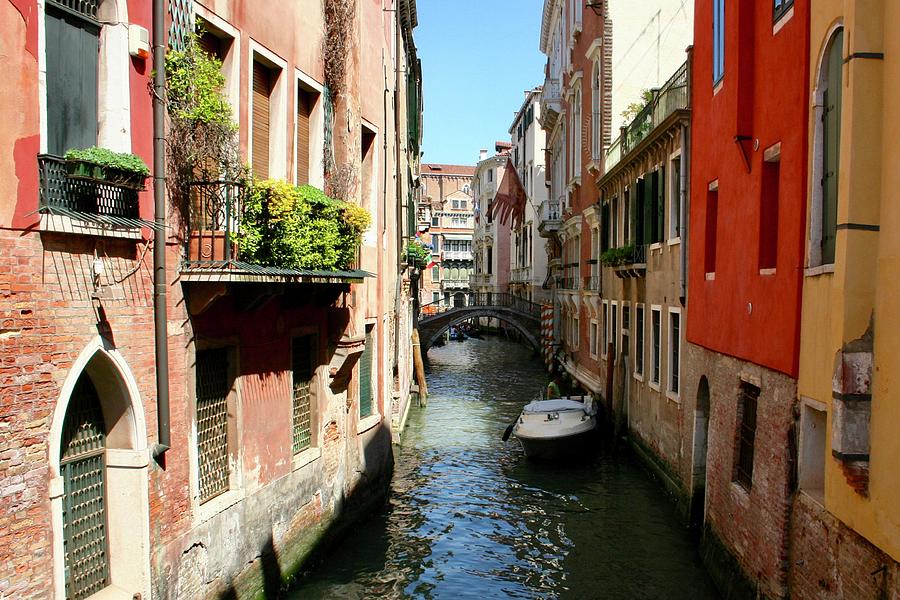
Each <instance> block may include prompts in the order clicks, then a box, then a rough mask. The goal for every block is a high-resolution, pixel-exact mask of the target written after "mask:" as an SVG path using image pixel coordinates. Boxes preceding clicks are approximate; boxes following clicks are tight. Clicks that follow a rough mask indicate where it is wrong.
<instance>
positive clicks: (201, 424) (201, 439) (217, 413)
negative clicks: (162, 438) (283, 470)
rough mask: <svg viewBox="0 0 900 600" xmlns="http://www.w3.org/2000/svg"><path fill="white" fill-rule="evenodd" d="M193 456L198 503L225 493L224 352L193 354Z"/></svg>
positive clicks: (228, 384) (226, 378)
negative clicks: (194, 386) (194, 359)
mask: <svg viewBox="0 0 900 600" xmlns="http://www.w3.org/2000/svg"><path fill="white" fill-rule="evenodd" d="M196 377H197V455H198V463H199V471H200V502H201V503H203V502H206V501H207V500H210V499H212V498H215V497H216V496H218V495H219V494H222V493H224V492H226V491H228V487H229V479H230V475H231V470H230V466H229V460H228V459H229V456H228V394H229V392H230V391H231V382H230V377H229V365H228V349H227V348H217V349H214V350H201V351H198V352H197V375H196Z"/></svg>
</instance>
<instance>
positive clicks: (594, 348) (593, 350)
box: [588, 319, 597, 358]
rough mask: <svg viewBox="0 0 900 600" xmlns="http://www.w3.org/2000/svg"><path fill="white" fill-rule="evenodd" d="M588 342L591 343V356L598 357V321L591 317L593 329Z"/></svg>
mask: <svg viewBox="0 0 900 600" xmlns="http://www.w3.org/2000/svg"><path fill="white" fill-rule="evenodd" d="M588 342H589V344H590V347H589V348H588V349H589V350H590V352H591V358H597V321H595V320H593V319H591V330H590V335H589V337H588Z"/></svg>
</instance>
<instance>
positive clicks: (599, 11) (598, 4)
mask: <svg viewBox="0 0 900 600" xmlns="http://www.w3.org/2000/svg"><path fill="white" fill-rule="evenodd" d="M584 5H585V6H586V7H588V8H589V9H591V10H592V11H594V14H595V15H597V16H598V17H602V16H603V0H587V2H585V4H584Z"/></svg>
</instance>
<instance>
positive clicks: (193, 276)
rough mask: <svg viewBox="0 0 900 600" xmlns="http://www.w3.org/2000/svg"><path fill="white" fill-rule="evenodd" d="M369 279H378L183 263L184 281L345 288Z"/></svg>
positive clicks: (351, 273) (352, 273) (354, 273)
mask: <svg viewBox="0 0 900 600" xmlns="http://www.w3.org/2000/svg"><path fill="white" fill-rule="evenodd" d="M366 277H375V275H374V274H372V273H369V272H368V271H362V270H360V269H351V270H347V271H321V270H311V269H284V268H281V267H263V266H260V265H253V264H250V263H246V262H241V261H237V260H221V261H184V262H183V263H182V266H181V279H182V281H209V282H222V283H228V282H244V283H273V282H276V283H318V284H345V283H362V282H363V279H364V278H366Z"/></svg>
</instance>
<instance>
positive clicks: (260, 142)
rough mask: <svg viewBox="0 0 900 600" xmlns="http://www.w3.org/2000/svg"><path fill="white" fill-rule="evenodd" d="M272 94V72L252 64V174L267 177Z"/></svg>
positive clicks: (262, 177)
mask: <svg viewBox="0 0 900 600" xmlns="http://www.w3.org/2000/svg"><path fill="white" fill-rule="evenodd" d="M271 94H272V71H271V69H269V68H268V67H266V66H265V65H262V64H260V63H258V62H254V63H253V164H252V165H251V166H252V167H253V174H254V175H255V176H256V177H259V178H260V179H268V177H269V106H270V96H271Z"/></svg>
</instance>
